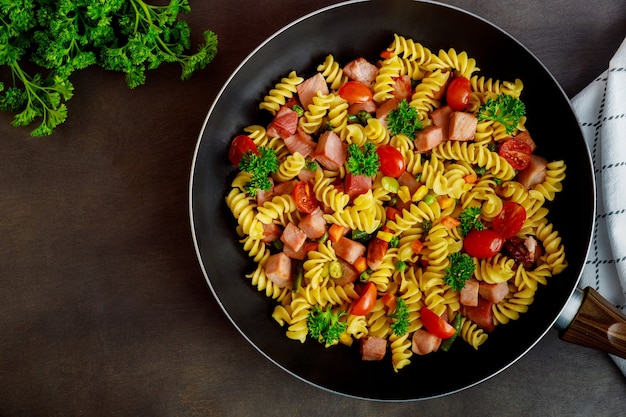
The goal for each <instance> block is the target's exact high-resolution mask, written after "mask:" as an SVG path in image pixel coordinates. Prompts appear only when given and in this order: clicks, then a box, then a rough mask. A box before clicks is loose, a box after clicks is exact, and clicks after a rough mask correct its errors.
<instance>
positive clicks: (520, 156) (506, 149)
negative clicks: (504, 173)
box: [498, 139, 532, 170]
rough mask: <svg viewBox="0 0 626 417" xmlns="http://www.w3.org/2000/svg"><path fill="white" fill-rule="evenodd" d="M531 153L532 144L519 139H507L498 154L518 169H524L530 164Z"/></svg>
mask: <svg viewBox="0 0 626 417" xmlns="http://www.w3.org/2000/svg"><path fill="white" fill-rule="evenodd" d="M531 153H532V150H531V148H530V145H529V144H528V143H526V142H522V141H520V140H517V139H509V140H507V141H505V142H504V143H503V144H502V146H500V150H499V151H498V154H499V155H500V156H501V157H503V158H504V159H506V160H507V161H508V163H509V164H511V166H512V167H513V168H515V169H517V170H522V169H524V168H526V167H528V165H530V155H531Z"/></svg>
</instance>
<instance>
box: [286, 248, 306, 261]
mask: <svg viewBox="0 0 626 417" xmlns="http://www.w3.org/2000/svg"><path fill="white" fill-rule="evenodd" d="M306 247H307V245H302V247H301V248H300V249H298V250H297V251H296V250H293V249H291V248H290V247H289V246H287V245H284V246H283V253H284V254H285V255H287V256H288V257H290V258H291V259H298V260H300V261H304V260H305V259H306V255H307V250H306Z"/></svg>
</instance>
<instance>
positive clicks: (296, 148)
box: [284, 127, 317, 158]
mask: <svg viewBox="0 0 626 417" xmlns="http://www.w3.org/2000/svg"><path fill="white" fill-rule="evenodd" d="M284 142H285V146H287V149H288V150H289V153H291V154H295V153H296V152H298V153H300V154H301V155H302V156H304V157H305V158H306V157H307V156H309V155H311V154H312V153H313V152H315V148H316V147H317V143H315V141H314V140H313V138H312V137H311V135H309V134H308V133H306V132H305V131H304V130H302V128H300V127H298V128H297V130H296V133H295V134H293V135H291V136H289V137H288V138H285V139H284Z"/></svg>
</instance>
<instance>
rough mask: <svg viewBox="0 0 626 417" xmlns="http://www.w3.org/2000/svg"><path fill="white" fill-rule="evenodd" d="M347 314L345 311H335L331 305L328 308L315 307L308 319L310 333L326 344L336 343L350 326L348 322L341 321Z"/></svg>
mask: <svg viewBox="0 0 626 417" xmlns="http://www.w3.org/2000/svg"><path fill="white" fill-rule="evenodd" d="M345 314H346V312H345V311H339V312H338V313H333V312H332V311H331V309H330V305H329V306H327V307H326V310H322V309H320V308H319V306H315V307H313V310H312V311H311V312H309V315H308V317H307V320H306V323H307V327H308V330H309V335H311V337H312V338H313V339H315V340H317V341H318V342H320V343H323V344H325V345H326V346H331V345H334V344H335V343H337V341H338V340H339V336H341V334H342V333H343V332H344V331H345V330H346V328H347V327H348V324H347V323H346V322H342V321H339V319H340V318H341V317H342V316H344V315H345Z"/></svg>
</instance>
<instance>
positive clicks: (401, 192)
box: [398, 185, 411, 203]
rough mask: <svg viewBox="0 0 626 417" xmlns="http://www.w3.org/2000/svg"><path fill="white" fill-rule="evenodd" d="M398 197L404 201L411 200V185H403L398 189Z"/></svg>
mask: <svg viewBox="0 0 626 417" xmlns="http://www.w3.org/2000/svg"><path fill="white" fill-rule="evenodd" d="M398 197H400V200H402V202H403V203H406V202H407V201H409V200H411V192H410V191H409V187H407V186H406V185H401V186H400V188H399V189H398Z"/></svg>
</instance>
